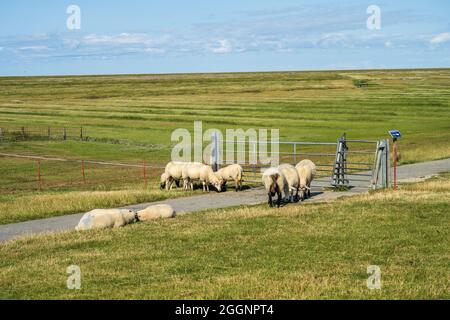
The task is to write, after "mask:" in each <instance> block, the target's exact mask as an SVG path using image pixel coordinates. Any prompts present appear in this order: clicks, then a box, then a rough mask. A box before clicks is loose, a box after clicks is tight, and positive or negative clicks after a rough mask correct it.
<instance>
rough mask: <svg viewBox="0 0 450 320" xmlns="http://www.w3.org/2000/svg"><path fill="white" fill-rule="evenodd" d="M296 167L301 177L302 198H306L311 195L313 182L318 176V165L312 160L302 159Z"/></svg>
mask: <svg viewBox="0 0 450 320" xmlns="http://www.w3.org/2000/svg"><path fill="white" fill-rule="evenodd" d="M295 168H296V169H297V172H298V176H299V178H300V185H299V190H300V198H301V199H302V200H304V199H306V198H307V197H311V182H312V181H313V180H314V177H315V176H316V165H315V164H314V162H312V161H311V160H308V159H305V160H302V161H300V162H299V163H298V164H297V165H296V166H295Z"/></svg>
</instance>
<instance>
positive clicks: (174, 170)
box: [75, 160, 316, 231]
mask: <svg viewBox="0 0 450 320" xmlns="http://www.w3.org/2000/svg"><path fill="white" fill-rule="evenodd" d="M315 175H316V165H315V164H314V163H313V162H312V161H311V160H302V161H300V162H299V163H298V164H297V165H296V166H295V167H294V166H292V165H290V164H281V165H279V166H278V167H276V168H269V169H267V170H265V171H264V173H263V175H262V182H263V184H264V188H265V189H266V191H267V195H268V197H269V200H268V203H269V205H270V206H271V207H272V206H273V205H274V200H273V198H274V197H275V196H278V198H277V202H276V203H277V207H280V205H281V201H282V200H284V201H286V202H296V201H299V200H304V199H305V198H307V197H309V196H310V195H311V191H310V189H311V182H312V181H313V179H314V176H315ZM242 177H243V170H242V167H241V166H240V165H238V164H233V165H230V166H227V167H225V168H222V169H220V170H219V171H217V172H214V171H213V169H212V168H211V166H208V165H205V164H202V163H197V162H175V161H171V162H169V163H168V164H167V166H166V168H165V171H164V173H163V174H162V175H161V189H163V188H165V189H166V190H171V189H172V187H173V184H174V183H175V184H176V185H177V186H179V185H180V181H183V190H188V189H193V183H194V181H197V180H198V181H200V182H201V183H202V185H203V191H207V192H209V185H213V186H214V187H215V189H216V190H217V191H218V192H220V191H221V190H222V189H223V188H224V186H225V185H226V183H227V181H234V182H235V184H236V191H238V190H242ZM299 192H300V194H299ZM283 194H284V199H283ZM175 215H176V213H175V210H174V209H173V208H172V207H171V206H170V205H167V204H159V205H153V206H150V207H147V208H145V209H143V210H140V211H133V210H128V209H95V210H92V211H89V212H87V213H85V214H84V215H83V217H82V218H81V220H80V222H79V223H78V225H77V227H76V228H75V229H76V230H79V231H81V230H90V229H106V228H119V227H123V226H125V225H127V224H130V223H134V222H140V221H142V222H144V221H149V220H154V219H161V218H174V217H175Z"/></svg>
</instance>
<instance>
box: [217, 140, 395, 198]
mask: <svg viewBox="0 0 450 320" xmlns="http://www.w3.org/2000/svg"><path fill="white" fill-rule="evenodd" d="M213 141H214V143H213V145H214V147H213V149H212V150H211V161H210V162H211V163H210V164H211V165H212V166H213V168H215V169H216V170H217V169H219V167H220V166H221V165H229V164H234V163H236V160H235V159H234V160H233V161H228V162H227V161H220V159H221V158H220V154H223V153H224V152H228V151H229V150H227V149H225V150H223V151H224V152H221V151H222V150H220V148H221V146H223V143H225V145H226V146H228V145H229V143H230V142H231V143H232V144H233V148H234V149H233V152H234V153H235V154H239V153H245V154H246V156H247V157H248V158H249V159H250V158H253V159H254V158H256V159H258V160H259V159H260V157H259V156H260V154H259V151H260V150H258V142H257V141H220V140H219V139H218V137H217V136H215V135H213ZM238 145H241V150H240V151H239V150H235V149H239V148H237V146H238ZM242 149H243V150H242ZM278 149H279V150H278V152H276V153H275V155H277V156H278V157H279V162H280V164H281V163H290V164H292V165H294V166H295V165H296V164H297V163H298V162H299V161H301V160H303V159H310V160H312V161H313V162H314V163H315V164H316V167H317V174H316V177H315V180H314V182H313V186H315V187H325V188H329V187H333V188H358V189H361V188H363V189H377V188H387V187H389V186H390V174H389V173H390V162H389V140H387V139H385V140H379V141H376V140H348V139H347V137H346V135H345V134H344V135H343V136H342V137H340V138H339V139H337V141H336V142H312V141H296V142H285V141H284V142H279V143H278ZM271 154H272V155H273V153H272V152H271ZM241 166H242V167H243V169H244V181H245V182H249V183H260V182H261V175H262V172H263V171H264V170H265V169H266V168H268V167H269V165H267V164H261V163H259V161H258V162H256V163H252V164H248V162H246V164H243V165H242V164H241Z"/></svg>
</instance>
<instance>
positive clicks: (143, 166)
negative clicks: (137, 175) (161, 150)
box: [142, 161, 147, 189]
mask: <svg viewBox="0 0 450 320" xmlns="http://www.w3.org/2000/svg"><path fill="white" fill-rule="evenodd" d="M142 168H143V173H144V187H145V189H147V169H146V167H145V161H142Z"/></svg>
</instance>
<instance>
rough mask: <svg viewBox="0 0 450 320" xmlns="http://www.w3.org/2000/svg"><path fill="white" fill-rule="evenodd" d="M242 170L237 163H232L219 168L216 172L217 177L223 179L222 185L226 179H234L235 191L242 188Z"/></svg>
mask: <svg viewBox="0 0 450 320" xmlns="http://www.w3.org/2000/svg"><path fill="white" fill-rule="evenodd" d="M243 172H244V170H243V169H242V167H241V166H240V165H238V164H232V165H229V166H227V167H225V168H221V169H220V170H218V171H217V172H216V175H217V177H218V178H219V179H221V180H223V186H225V184H226V183H227V181H234V182H235V183H236V191H238V190H242V176H243Z"/></svg>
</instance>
